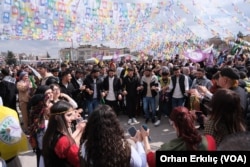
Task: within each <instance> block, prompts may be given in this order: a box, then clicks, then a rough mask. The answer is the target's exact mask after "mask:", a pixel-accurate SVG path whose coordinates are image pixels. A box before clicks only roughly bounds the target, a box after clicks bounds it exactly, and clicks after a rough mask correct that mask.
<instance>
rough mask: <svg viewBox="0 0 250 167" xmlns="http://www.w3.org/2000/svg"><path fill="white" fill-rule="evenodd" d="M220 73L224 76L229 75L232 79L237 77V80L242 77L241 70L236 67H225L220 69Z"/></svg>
mask: <svg viewBox="0 0 250 167" xmlns="http://www.w3.org/2000/svg"><path fill="white" fill-rule="evenodd" d="M220 75H221V76H224V77H228V78H230V79H235V80H238V79H240V75H239V72H238V70H237V69H235V68H223V69H222V70H221V71H220Z"/></svg>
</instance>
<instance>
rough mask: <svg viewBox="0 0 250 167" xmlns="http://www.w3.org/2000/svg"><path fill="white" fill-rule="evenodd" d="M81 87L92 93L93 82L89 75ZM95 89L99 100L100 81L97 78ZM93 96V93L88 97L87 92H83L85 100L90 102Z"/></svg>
mask: <svg viewBox="0 0 250 167" xmlns="http://www.w3.org/2000/svg"><path fill="white" fill-rule="evenodd" d="M83 85H86V89H88V88H89V89H90V90H92V91H94V80H93V78H92V77H91V74H90V75H88V76H87V77H86V79H85V80H84V83H83ZM96 88H97V98H98V99H101V91H102V81H101V79H99V78H96ZM93 95H94V93H93V94H92V95H90V94H89V93H88V92H85V97H86V99H87V100H92V99H93Z"/></svg>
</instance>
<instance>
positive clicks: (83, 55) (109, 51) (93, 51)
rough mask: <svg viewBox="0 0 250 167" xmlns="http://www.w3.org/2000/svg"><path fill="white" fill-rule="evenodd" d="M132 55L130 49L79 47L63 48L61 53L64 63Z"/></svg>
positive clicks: (102, 46) (101, 46)
mask: <svg viewBox="0 0 250 167" xmlns="http://www.w3.org/2000/svg"><path fill="white" fill-rule="evenodd" d="M126 53H130V49H128V48H110V47H108V46H104V45H100V46H92V45H79V47H77V48H63V49H61V50H60V51H59V55H60V58H61V60H62V61H67V60H70V61H84V60H86V59H89V58H92V57H99V56H100V55H104V56H113V55H114V54H126Z"/></svg>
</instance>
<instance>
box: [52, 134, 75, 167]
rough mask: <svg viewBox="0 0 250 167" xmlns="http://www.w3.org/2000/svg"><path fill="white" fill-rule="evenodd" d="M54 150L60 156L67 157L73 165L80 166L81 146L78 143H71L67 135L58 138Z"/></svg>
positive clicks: (61, 157)
mask: <svg viewBox="0 0 250 167" xmlns="http://www.w3.org/2000/svg"><path fill="white" fill-rule="evenodd" d="M54 151H55V154H56V155H57V156H58V158H60V159H66V160H67V162H68V163H69V164H70V165H72V166H73V167H80V160H79V157H78V151H79V147H78V146H77V145H76V144H71V142H70V140H69V138H68V137H67V136H62V137H60V138H59V139H58V141H57V143H56V146H55V148H54Z"/></svg>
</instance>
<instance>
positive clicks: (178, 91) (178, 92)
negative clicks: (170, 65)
mask: <svg viewBox="0 0 250 167" xmlns="http://www.w3.org/2000/svg"><path fill="white" fill-rule="evenodd" d="M184 77H185V79H184V85H185V91H188V90H189V84H188V78H187V76H184ZM179 78H180V77H176V86H175V89H174V92H173V96H172V97H173V98H183V97H184V96H183V95H182V92H181V88H180V84H179ZM173 88H174V85H173V81H172V79H171V80H170V85H169V91H171V90H172V89H173Z"/></svg>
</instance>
